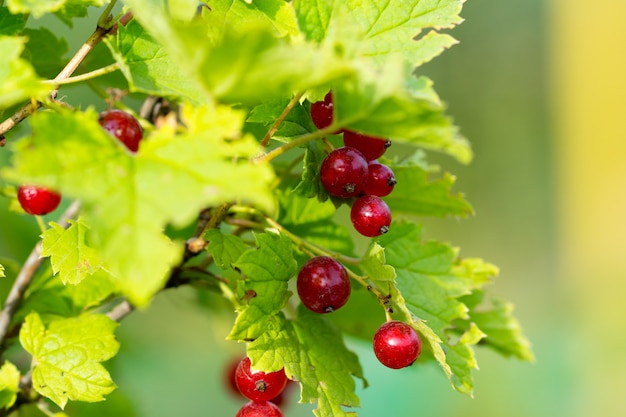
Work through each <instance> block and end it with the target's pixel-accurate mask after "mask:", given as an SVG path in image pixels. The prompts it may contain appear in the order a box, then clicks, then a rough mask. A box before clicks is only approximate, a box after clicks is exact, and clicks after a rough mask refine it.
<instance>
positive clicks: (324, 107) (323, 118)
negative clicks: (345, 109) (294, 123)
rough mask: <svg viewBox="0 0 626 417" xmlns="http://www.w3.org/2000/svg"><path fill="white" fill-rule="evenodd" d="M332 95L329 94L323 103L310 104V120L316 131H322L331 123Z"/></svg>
mask: <svg viewBox="0 0 626 417" xmlns="http://www.w3.org/2000/svg"><path fill="white" fill-rule="evenodd" d="M333 110H334V109H333V94H332V93H331V92H329V93H328V94H326V96H325V97H324V100H323V101H316V102H315V103H311V120H312V121H313V124H314V125H315V126H316V127H317V128H318V129H324V128H326V127H328V126H330V125H331V124H332V123H333Z"/></svg>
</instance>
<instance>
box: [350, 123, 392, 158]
mask: <svg viewBox="0 0 626 417" xmlns="http://www.w3.org/2000/svg"><path fill="white" fill-rule="evenodd" d="M343 144H344V145H346V146H350V147H351V148H355V149H358V150H359V151H360V152H361V153H362V154H363V156H364V157H365V159H367V160H368V161H373V160H374V159H376V158H380V157H381V156H382V155H383V154H384V153H385V151H386V150H387V148H388V147H390V146H391V141H390V140H387V139H383V138H377V137H375V136H368V135H364V134H362V133H357V132H353V131H351V130H344V131H343Z"/></svg>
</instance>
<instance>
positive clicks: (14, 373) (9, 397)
mask: <svg viewBox="0 0 626 417" xmlns="http://www.w3.org/2000/svg"><path fill="white" fill-rule="evenodd" d="M19 390H20V371H19V370H18V369H17V368H16V367H15V365H13V364H12V363H11V362H9V361H5V362H4V363H3V364H2V367H1V368H0V408H4V409H8V408H9V407H11V406H12V405H13V404H15V400H16V399H17V393H18V392H19Z"/></svg>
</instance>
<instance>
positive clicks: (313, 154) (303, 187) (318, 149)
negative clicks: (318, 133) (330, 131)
mask: <svg viewBox="0 0 626 417" xmlns="http://www.w3.org/2000/svg"><path fill="white" fill-rule="evenodd" d="M326 155H327V153H326V152H325V151H324V145H323V144H322V143H321V142H320V141H318V140H315V141H311V142H308V143H307V144H306V150H305V151H304V167H303V170H302V180H301V181H300V183H299V184H298V185H297V186H296V187H295V188H294V190H293V192H294V193H297V194H299V195H301V196H304V197H307V198H314V197H317V199H318V200H319V201H320V202H324V201H326V200H328V193H327V192H326V190H325V189H324V187H323V186H322V183H321V182H320V176H319V171H320V166H321V165H322V162H323V161H324V158H326Z"/></svg>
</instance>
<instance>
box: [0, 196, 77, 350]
mask: <svg viewBox="0 0 626 417" xmlns="http://www.w3.org/2000/svg"><path fill="white" fill-rule="evenodd" d="M79 208H80V205H79V203H78V202H74V203H72V204H71V205H70V206H69V207H68V208H67V210H66V211H65V213H63V215H61V218H60V219H59V224H60V225H61V226H62V227H64V228H67V227H69V222H68V220H69V219H71V218H73V217H75V216H76V214H78V210H79ZM44 259H45V258H42V257H41V240H39V241H38V242H37V244H36V245H35V247H34V248H33V250H32V251H31V253H30V255H28V258H26V262H25V263H24V266H22V269H21V270H20V272H19V274H18V275H17V278H16V279H15V282H14V283H13V286H12V287H11V290H10V291H9V295H8V296H7V299H6V301H5V302H4V305H3V307H2V311H0V345H2V344H3V343H4V340H5V338H6V336H7V333H8V330H9V325H10V324H11V319H12V318H13V315H14V314H15V312H16V311H17V308H18V307H19V305H20V303H21V302H22V298H23V297H24V293H25V292H26V289H27V288H28V286H29V285H30V282H31V280H32V278H33V276H34V275H35V272H36V271H37V269H38V268H39V267H40V266H41V264H42V263H43V261H44Z"/></svg>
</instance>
